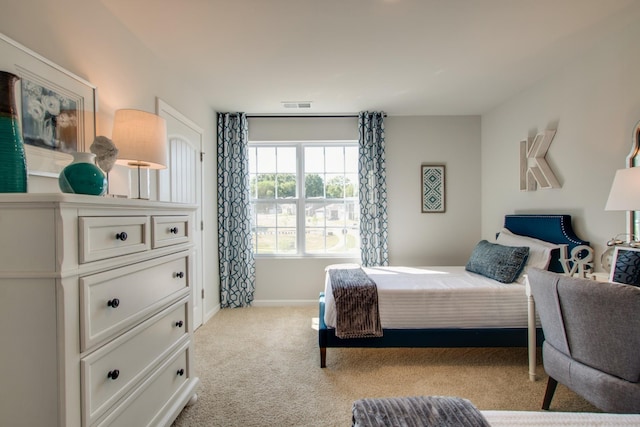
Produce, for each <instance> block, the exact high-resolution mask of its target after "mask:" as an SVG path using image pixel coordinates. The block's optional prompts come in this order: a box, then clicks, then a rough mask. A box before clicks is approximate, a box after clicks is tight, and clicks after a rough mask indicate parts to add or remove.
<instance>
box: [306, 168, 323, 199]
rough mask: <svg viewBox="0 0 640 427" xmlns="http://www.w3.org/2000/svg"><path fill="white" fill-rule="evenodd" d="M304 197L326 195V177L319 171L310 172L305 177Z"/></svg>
mask: <svg viewBox="0 0 640 427" xmlns="http://www.w3.org/2000/svg"><path fill="white" fill-rule="evenodd" d="M304 197H306V198H307V199H311V198H314V197H324V179H322V175H319V174H317V173H309V174H307V175H305V177H304Z"/></svg>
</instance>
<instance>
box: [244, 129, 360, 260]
mask: <svg viewBox="0 0 640 427" xmlns="http://www.w3.org/2000/svg"><path fill="white" fill-rule="evenodd" d="M249 174H250V191H251V207H252V212H251V214H252V221H253V224H252V233H253V250H254V253H255V254H256V255H310V256H313V255H318V256H320V255H340V256H343V255H356V254H358V253H359V249H360V237H359V234H360V233H359V224H360V209H359V205H358V145H357V142H355V141H353V142H351V141H349V142H343V141H340V142H321V143H319V142H287V143H262V142H251V143H250V144H249Z"/></svg>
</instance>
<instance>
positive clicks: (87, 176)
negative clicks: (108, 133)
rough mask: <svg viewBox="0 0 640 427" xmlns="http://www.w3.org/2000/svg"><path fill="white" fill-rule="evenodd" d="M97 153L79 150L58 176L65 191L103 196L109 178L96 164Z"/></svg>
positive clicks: (59, 182)
mask: <svg viewBox="0 0 640 427" xmlns="http://www.w3.org/2000/svg"><path fill="white" fill-rule="evenodd" d="M95 157H96V155H95V154H93V153H85V152H81V151H77V152H75V153H73V162H71V163H70V164H68V165H67V166H66V167H65V168H64V169H63V170H62V172H60V176H59V177H58V184H59V185H60V190H62V192H63V193H75V194H90V195H93V196H102V195H103V194H104V193H105V192H106V191H107V178H106V177H105V174H104V172H102V169H100V168H99V167H98V166H96V164H95Z"/></svg>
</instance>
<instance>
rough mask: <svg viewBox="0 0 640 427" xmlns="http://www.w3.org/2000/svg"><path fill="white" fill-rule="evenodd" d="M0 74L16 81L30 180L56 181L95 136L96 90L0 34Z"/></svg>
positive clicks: (89, 84) (82, 80)
mask: <svg viewBox="0 0 640 427" xmlns="http://www.w3.org/2000/svg"><path fill="white" fill-rule="evenodd" d="M0 69H1V70H3V71H8V72H11V73H13V74H15V75H17V76H18V77H20V82H19V83H18V84H16V88H15V89H16V92H17V93H16V99H17V100H18V114H19V115H20V119H21V124H22V135H23V138H24V142H25V153H26V157H27V168H28V172H29V174H30V175H41V176H49V177H57V176H58V175H59V173H60V171H61V170H62V169H63V168H64V167H65V166H66V165H67V164H69V163H70V162H71V161H72V159H73V157H72V155H71V153H73V152H75V151H86V149H87V148H88V146H89V144H91V142H92V141H93V140H94V138H95V133H96V125H95V113H96V88H95V86H93V85H92V84H91V83H89V82H87V81H86V80H84V79H82V78H81V77H78V76H76V75H74V74H72V73H71V72H69V71H67V70H65V69H64V68H62V67H60V66H58V65H56V64H54V63H53V62H51V61H49V60H48V59H46V58H44V57H42V56H40V55H39V54H37V53H35V52H33V51H31V50H30V49H28V48H26V47H25V46H22V45H21V44H19V43H18V42H16V41H14V40H12V39H10V38H9V37H7V36H5V35H4V34H0Z"/></svg>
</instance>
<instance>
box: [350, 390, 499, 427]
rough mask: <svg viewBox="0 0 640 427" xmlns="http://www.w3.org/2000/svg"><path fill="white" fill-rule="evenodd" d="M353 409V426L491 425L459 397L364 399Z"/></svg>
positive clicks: (472, 426)
mask: <svg viewBox="0 0 640 427" xmlns="http://www.w3.org/2000/svg"><path fill="white" fill-rule="evenodd" d="M352 412H353V427H400V426H401V427H490V425H489V422H488V421H487V420H486V418H485V417H484V415H482V413H481V412H480V411H479V410H478V408H476V407H475V406H474V405H473V404H472V403H471V402H470V401H468V400H467V399H461V398H459V397H444V396H425V397H396V398H386V399H361V400H356V401H355V402H354V403H353V408H352Z"/></svg>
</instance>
